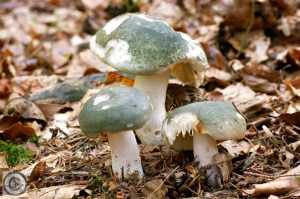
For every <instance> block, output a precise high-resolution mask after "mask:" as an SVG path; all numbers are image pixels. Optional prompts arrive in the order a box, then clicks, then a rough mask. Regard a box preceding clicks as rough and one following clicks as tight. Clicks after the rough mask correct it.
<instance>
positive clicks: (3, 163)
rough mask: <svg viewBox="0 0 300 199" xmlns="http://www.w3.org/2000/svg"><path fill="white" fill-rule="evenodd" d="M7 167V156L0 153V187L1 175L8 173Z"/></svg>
mask: <svg viewBox="0 0 300 199" xmlns="http://www.w3.org/2000/svg"><path fill="white" fill-rule="evenodd" d="M8 170H9V167H8V164H7V155H6V153H2V152H0V187H2V185H3V174H4V171H8Z"/></svg>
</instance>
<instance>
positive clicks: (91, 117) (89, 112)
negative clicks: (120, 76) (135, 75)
mask: <svg viewBox="0 0 300 199" xmlns="http://www.w3.org/2000/svg"><path fill="white" fill-rule="evenodd" d="M151 113H152V105H151V102H150V99H149V97H148V96H147V95H146V94H145V93H144V92H142V91H140V90H138V89H136V88H132V87H126V86H118V87H111V88H107V89H104V90H101V91H100V92H98V93H96V94H95V95H93V96H92V97H91V98H90V99H89V100H87V102H86V103H85V104H84V105H83V107H82V109H81V111H80V114H79V124H80V128H81V130H82V131H83V133H85V134H86V135H87V136H88V137H91V138H95V137H98V136H99V135H100V134H102V133H116V132H120V131H127V130H135V129H139V128H141V127H142V126H143V125H144V124H145V123H146V122H147V121H148V119H149V118H150V115H151Z"/></svg>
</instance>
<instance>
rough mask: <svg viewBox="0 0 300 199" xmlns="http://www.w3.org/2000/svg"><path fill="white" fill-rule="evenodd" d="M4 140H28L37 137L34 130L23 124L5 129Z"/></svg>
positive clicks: (19, 123)
mask: <svg viewBox="0 0 300 199" xmlns="http://www.w3.org/2000/svg"><path fill="white" fill-rule="evenodd" d="M1 135H2V136H3V137H4V139H9V140H13V141H14V140H16V139H18V138H23V137H25V138H28V137H32V136H36V132H35V130H34V129H33V128H31V127H28V126H24V125H23V124H22V123H21V122H17V123H15V124H13V125H12V126H11V127H9V128H7V129H5V130H4V131H3V132H2V134H1Z"/></svg>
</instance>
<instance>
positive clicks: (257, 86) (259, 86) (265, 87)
mask: <svg viewBox="0 0 300 199" xmlns="http://www.w3.org/2000/svg"><path fill="white" fill-rule="evenodd" d="M244 81H245V84H246V85H247V86H249V87H250V88H252V89H253V90H254V91H256V92H260V93H266V94H276V93H277V87H278V84H276V83H271V82H269V81H268V80H266V79H262V78H259V77H256V76H253V75H244Z"/></svg>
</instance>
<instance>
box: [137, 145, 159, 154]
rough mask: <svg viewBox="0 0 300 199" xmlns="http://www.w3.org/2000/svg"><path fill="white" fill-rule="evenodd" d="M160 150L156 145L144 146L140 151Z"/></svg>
mask: <svg viewBox="0 0 300 199" xmlns="http://www.w3.org/2000/svg"><path fill="white" fill-rule="evenodd" d="M155 150H156V151H160V150H159V147H158V146H144V147H143V148H142V150H141V153H151V152H153V151H155Z"/></svg>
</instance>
